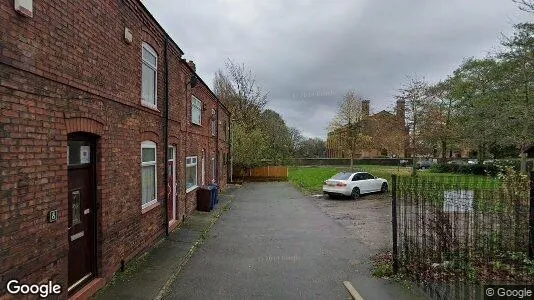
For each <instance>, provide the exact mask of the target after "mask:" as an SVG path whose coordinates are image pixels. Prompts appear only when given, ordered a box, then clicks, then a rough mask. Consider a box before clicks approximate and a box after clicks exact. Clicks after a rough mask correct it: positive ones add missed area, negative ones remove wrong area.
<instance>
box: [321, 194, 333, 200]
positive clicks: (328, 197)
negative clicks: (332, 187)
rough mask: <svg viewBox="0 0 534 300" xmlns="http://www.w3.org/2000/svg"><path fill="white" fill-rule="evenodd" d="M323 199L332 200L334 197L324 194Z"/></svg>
mask: <svg viewBox="0 0 534 300" xmlns="http://www.w3.org/2000/svg"><path fill="white" fill-rule="evenodd" d="M323 198H324V199H330V198H332V196H330V194H328V193H324V194H323Z"/></svg>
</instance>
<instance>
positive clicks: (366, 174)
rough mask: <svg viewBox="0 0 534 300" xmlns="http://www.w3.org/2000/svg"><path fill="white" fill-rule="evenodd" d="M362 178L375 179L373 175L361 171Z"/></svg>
mask: <svg viewBox="0 0 534 300" xmlns="http://www.w3.org/2000/svg"><path fill="white" fill-rule="evenodd" d="M363 179H364V180H367V179H375V177H374V176H373V175H371V174H369V173H363Z"/></svg>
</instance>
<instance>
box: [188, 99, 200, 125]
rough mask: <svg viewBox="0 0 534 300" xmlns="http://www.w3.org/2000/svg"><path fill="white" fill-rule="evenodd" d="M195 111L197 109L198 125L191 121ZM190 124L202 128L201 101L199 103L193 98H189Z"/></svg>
mask: <svg viewBox="0 0 534 300" xmlns="http://www.w3.org/2000/svg"><path fill="white" fill-rule="evenodd" d="M195 109H198V112H199V116H200V117H199V123H197V122H195V120H194V119H193V115H194V110H195ZM191 123H193V124H196V125H198V126H202V101H200V100H199V99H198V98H197V97H195V96H192V97H191Z"/></svg>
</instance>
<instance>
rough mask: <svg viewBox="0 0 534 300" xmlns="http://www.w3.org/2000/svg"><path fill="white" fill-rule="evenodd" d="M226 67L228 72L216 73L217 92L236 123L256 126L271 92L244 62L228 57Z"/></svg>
mask: <svg viewBox="0 0 534 300" xmlns="http://www.w3.org/2000/svg"><path fill="white" fill-rule="evenodd" d="M225 67H226V70H225V71H226V72H223V71H221V70H219V71H218V72H217V73H215V80H214V81H215V82H214V89H215V94H216V95H217V96H218V97H219V98H220V99H221V101H223V103H225V104H226V105H227V106H228V109H229V110H230V113H231V114H232V117H233V120H234V122H235V123H238V124H241V125H243V126H245V127H248V128H254V127H255V126H256V125H257V123H258V121H259V118H260V113H261V111H262V110H263V108H264V107H265V104H267V97H268V94H269V93H268V92H266V91H264V90H263V89H262V88H261V87H260V86H259V85H258V84H257V82H256V79H255V77H254V74H253V73H252V71H251V70H248V69H247V68H246V67H245V65H244V64H237V63H235V62H233V61H231V60H230V59H228V60H227V61H226V64H225Z"/></svg>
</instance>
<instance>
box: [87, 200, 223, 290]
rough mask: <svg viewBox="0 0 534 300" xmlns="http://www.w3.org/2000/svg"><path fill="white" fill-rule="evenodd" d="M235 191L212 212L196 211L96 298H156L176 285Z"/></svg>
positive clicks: (120, 273) (117, 275)
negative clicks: (175, 281)
mask: <svg viewBox="0 0 534 300" xmlns="http://www.w3.org/2000/svg"><path fill="white" fill-rule="evenodd" d="M231 192H232V190H230V191H227V192H226V193H224V194H223V195H220V202H219V203H218V204H217V206H216V207H215V209H214V210H212V211H211V212H209V213H208V212H195V214H193V215H192V216H189V217H188V218H187V219H186V221H185V223H184V224H182V225H181V226H180V227H179V228H178V229H176V230H175V231H174V232H172V233H171V234H170V235H169V238H168V239H166V240H164V241H162V242H161V243H159V244H158V245H157V246H156V247H155V248H154V249H151V250H150V251H149V252H148V253H146V254H145V255H144V256H143V257H141V258H139V259H138V260H137V261H135V262H133V263H131V264H130V265H127V267H126V270H125V271H124V272H118V273H117V274H116V276H115V277H114V278H113V281H112V282H111V283H110V284H108V285H107V286H106V287H105V288H104V289H102V290H101V291H99V292H98V293H97V294H96V295H95V296H94V297H93V298H95V299H154V298H157V297H160V296H161V295H162V292H163V290H164V287H165V286H166V284H167V283H168V282H173V279H174V276H175V275H176V274H179V272H180V270H181V269H182V267H183V266H184V265H185V264H186V263H187V262H188V260H189V259H190V257H191V255H193V254H194V252H195V250H196V249H198V248H199V247H201V244H202V242H203V240H204V235H205V234H206V232H208V231H209V230H210V228H211V226H212V225H213V224H214V222H215V221H217V218H218V217H219V216H220V215H221V214H223V213H224V212H225V210H226V209H228V207H229V204H230V202H231V199H233V196H232V195H231Z"/></svg>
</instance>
